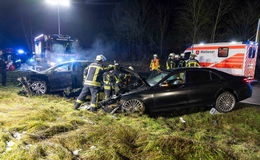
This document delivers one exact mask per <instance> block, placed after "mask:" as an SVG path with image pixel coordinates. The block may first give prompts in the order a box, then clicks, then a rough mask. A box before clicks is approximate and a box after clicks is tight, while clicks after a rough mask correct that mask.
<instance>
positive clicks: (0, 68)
mask: <svg viewBox="0 0 260 160" xmlns="http://www.w3.org/2000/svg"><path fill="white" fill-rule="evenodd" d="M0 73H1V77H2V86H6V62H5V58H4V54H3V51H0Z"/></svg>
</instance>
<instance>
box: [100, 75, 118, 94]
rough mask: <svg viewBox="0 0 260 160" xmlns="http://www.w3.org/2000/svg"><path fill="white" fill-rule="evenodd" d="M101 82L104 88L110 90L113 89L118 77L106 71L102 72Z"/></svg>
mask: <svg viewBox="0 0 260 160" xmlns="http://www.w3.org/2000/svg"><path fill="white" fill-rule="evenodd" d="M103 82H104V89H105V90H111V89H114V86H115V84H116V83H119V79H118V78H117V76H116V75H115V74H112V73H108V72H106V73H104V76H103Z"/></svg>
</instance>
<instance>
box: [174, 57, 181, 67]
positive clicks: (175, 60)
mask: <svg viewBox="0 0 260 160" xmlns="http://www.w3.org/2000/svg"><path fill="white" fill-rule="evenodd" d="M179 63H180V56H179V55H178V54H176V55H175V56H174V64H175V67H174V68H178V67H179Z"/></svg>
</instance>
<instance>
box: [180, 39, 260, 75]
mask: <svg viewBox="0 0 260 160" xmlns="http://www.w3.org/2000/svg"><path fill="white" fill-rule="evenodd" d="M257 52H258V43H257V42H252V41H247V42H224V43H207V44H204V43H201V44H194V45H192V46H191V47H189V48H188V49H186V50H185V52H184V53H185V55H186V56H189V55H190V54H191V53H193V54H196V55H197V57H196V59H197V60H198V61H199V62H200V65H201V66H202V67H211V68H215V69H218V70H220V71H224V72H227V73H230V74H233V75H239V76H246V77H248V78H250V79H253V78H254V75H255V68H256V60H257Z"/></svg>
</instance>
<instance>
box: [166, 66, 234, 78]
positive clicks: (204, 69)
mask: <svg viewBox="0 0 260 160" xmlns="http://www.w3.org/2000/svg"><path fill="white" fill-rule="evenodd" d="M193 70H194V71H195V70H202V71H209V72H210V71H211V72H214V73H216V74H220V75H221V76H233V75H231V74H228V73H226V72H222V71H219V70H217V69H214V68H206V67H183V68H176V69H173V70H166V71H168V72H172V73H174V72H176V71H177V72H178V71H193Z"/></svg>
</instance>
